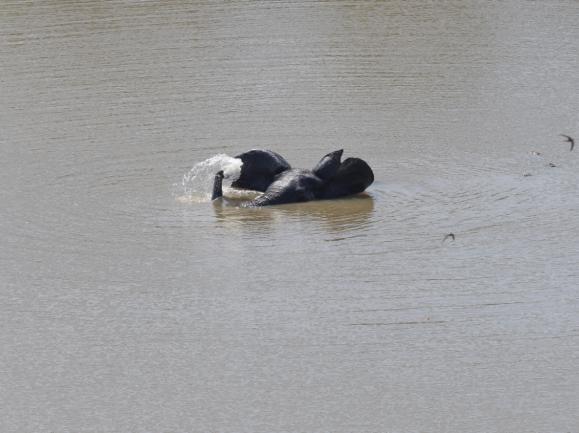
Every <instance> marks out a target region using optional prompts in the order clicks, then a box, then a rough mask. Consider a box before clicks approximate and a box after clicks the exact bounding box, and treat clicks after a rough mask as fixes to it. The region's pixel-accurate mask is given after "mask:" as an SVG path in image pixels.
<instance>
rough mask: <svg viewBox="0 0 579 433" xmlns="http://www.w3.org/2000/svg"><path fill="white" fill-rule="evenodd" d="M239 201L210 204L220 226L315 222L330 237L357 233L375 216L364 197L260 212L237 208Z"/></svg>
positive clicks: (260, 228) (367, 197)
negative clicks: (341, 233) (332, 234)
mask: <svg viewBox="0 0 579 433" xmlns="http://www.w3.org/2000/svg"><path fill="white" fill-rule="evenodd" d="M241 202H242V201H241V200H240V201H235V200H230V201H229V202H228V204H225V203H222V202H217V203H214V204H213V209H214V211H215V217H216V219H217V221H218V222H219V223H223V224H232V225H235V226H243V227H244V228H245V229H248V230H257V231H259V232H260V233H263V232H264V231H266V232H267V231H273V230H275V228H276V226H277V225H278V224H285V223H288V222H316V223H319V224H320V226H321V227H322V228H323V229H324V230H326V231H328V232H330V233H340V232H346V231H350V230H358V229H360V228H363V227H365V226H367V225H368V224H369V223H370V221H371V216H372V213H373V212H374V199H373V198H372V197H371V196H370V195H368V194H366V193H363V194H358V195H355V196H352V197H346V198H342V199H336V200H321V201H312V202H307V203H292V204H286V205H278V206H266V207H260V208H242V207H239V206H236V203H237V204H241Z"/></svg>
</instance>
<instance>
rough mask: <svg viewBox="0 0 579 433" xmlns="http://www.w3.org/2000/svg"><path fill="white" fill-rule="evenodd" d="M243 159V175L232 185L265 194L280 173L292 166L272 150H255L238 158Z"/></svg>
mask: <svg viewBox="0 0 579 433" xmlns="http://www.w3.org/2000/svg"><path fill="white" fill-rule="evenodd" d="M236 158H238V159H241V161H242V162H243V165H242V166H241V173H240V175H239V177H238V178H237V179H236V180H235V181H234V182H233V183H232V184H231V186H233V187H234V188H243V189H252V190H254V191H261V192H264V191H265V190H266V189H267V188H268V187H269V186H270V185H271V183H272V182H273V180H274V178H275V176H277V175H278V174H279V173H281V172H283V171H286V170H289V169H290V168H291V166H290V165H289V164H288V162H287V161H286V160H285V159H284V158H283V157H282V156H281V155H279V154H277V153H275V152H272V151H271V150H261V149H253V150H250V151H248V152H244V153H242V154H239V155H237V156H236Z"/></svg>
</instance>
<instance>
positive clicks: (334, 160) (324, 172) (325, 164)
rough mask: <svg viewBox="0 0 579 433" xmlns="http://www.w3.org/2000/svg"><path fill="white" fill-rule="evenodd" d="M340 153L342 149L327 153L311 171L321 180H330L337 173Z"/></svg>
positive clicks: (342, 151)
mask: <svg viewBox="0 0 579 433" xmlns="http://www.w3.org/2000/svg"><path fill="white" fill-rule="evenodd" d="M342 153H344V150H343V149H340V150H336V151H334V152H330V153H328V154H327V155H326V156H324V157H323V158H322V159H321V160H320V162H318V164H317V165H316V166H315V167H314V169H313V170H312V172H313V173H314V174H315V175H316V176H318V177H319V178H320V179H322V180H325V181H327V180H330V179H331V178H332V177H334V176H335V175H336V173H338V169H339V168H340V164H341V162H340V160H341V158H342Z"/></svg>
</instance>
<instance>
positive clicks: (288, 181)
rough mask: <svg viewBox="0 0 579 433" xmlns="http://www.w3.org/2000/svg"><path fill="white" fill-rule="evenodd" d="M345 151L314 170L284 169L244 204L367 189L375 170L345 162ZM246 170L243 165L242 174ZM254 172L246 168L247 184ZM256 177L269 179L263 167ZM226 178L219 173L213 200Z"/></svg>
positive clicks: (291, 200) (300, 199)
mask: <svg viewBox="0 0 579 433" xmlns="http://www.w3.org/2000/svg"><path fill="white" fill-rule="evenodd" d="M251 152H253V151H251ZM260 152H266V153H267V152H270V151H260ZM342 152H343V151H342V150H337V151H335V152H331V153H328V154H327V155H326V156H324V157H323V158H322V159H321V161H320V162H319V163H318V164H317V165H316V166H315V167H314V169H313V170H302V169H287V170H283V171H281V172H280V173H278V174H277V175H275V176H274V177H273V180H272V182H271V183H270V184H269V185H267V187H266V189H265V191H264V193H263V194H262V195H261V196H259V197H257V198H256V199H255V200H251V201H248V202H245V203H242V204H241V206H242V207H257V206H269V205H278V204H285V203H299V202H305V201H311V200H323V199H332V198H338V197H344V196H348V195H353V194H358V193H360V192H362V191H364V190H365V189H366V188H367V187H368V186H370V184H372V182H373V181H374V174H373V173H372V169H371V168H370V167H369V166H368V164H367V163H366V162H365V161H363V160H361V159H359V158H348V159H346V160H345V161H344V162H341V161H340V160H341V157H342ZM248 153H249V152H248ZM271 153H273V152H271ZM242 155H243V154H242ZM264 155H265V153H264V154H260V155H259V158H258V159H259V160H260V161H263V159H264ZM275 155H277V154H275ZM267 158H269V156H267ZM280 158H281V157H280ZM282 159H283V158H282ZM284 161H285V160H284ZM288 166H289V164H288ZM243 171H244V169H243V167H242V173H243ZM252 174H253V173H252V170H248V169H247V167H246V170H245V180H244V184H250V183H251V182H252ZM256 177H257V178H258V182H259V183H260V185H263V184H264V182H265V179H266V177H265V176H263V170H261V169H260V170H257V171H256ZM222 181H223V172H222V171H220V172H219V173H217V174H216V175H215V182H214V185H213V196H212V199H213V200H215V199H218V198H220V197H222V195H223V192H222Z"/></svg>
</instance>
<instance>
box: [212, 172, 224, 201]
mask: <svg viewBox="0 0 579 433" xmlns="http://www.w3.org/2000/svg"><path fill="white" fill-rule="evenodd" d="M219 197H223V170H221V171H219V172H218V173H217V174H216V175H215V180H214V181H213V194H211V200H215V199H217V198H219Z"/></svg>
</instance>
